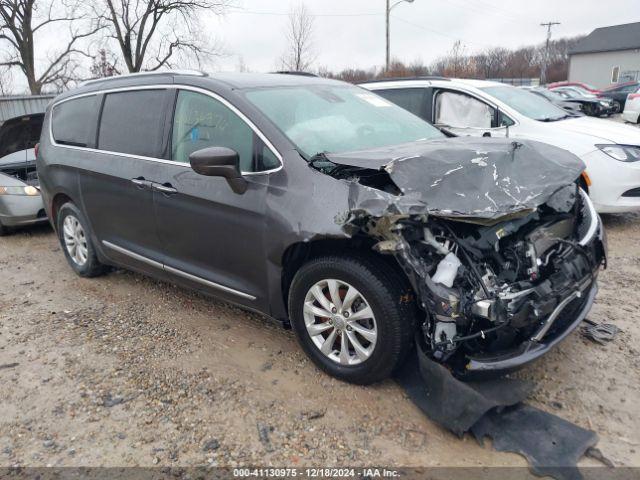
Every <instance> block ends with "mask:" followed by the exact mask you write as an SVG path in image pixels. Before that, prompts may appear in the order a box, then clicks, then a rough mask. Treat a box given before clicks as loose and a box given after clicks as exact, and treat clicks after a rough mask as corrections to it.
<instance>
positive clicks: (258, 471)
mask: <svg viewBox="0 0 640 480" xmlns="http://www.w3.org/2000/svg"><path fill="white" fill-rule="evenodd" d="M539 476H546V477H548V478H557V479H563V480H564V479H580V478H583V479H585V480H591V479H593V480H596V479H597V480H609V479H611V480H637V479H638V478H640V467H633V468H632V467H617V468H609V467H585V468H580V469H576V468H573V467H558V466H548V467H544V468H540V469H537V470H536V471H535V472H534V471H532V470H530V469H528V468H526V467H424V468H396V467H237V468H222V467H185V468H180V467H153V468H142V467H126V468H116V467H91V468H87V467H47V468H44V467H43V468H35V467H11V468H2V467H0V479H2V480H5V479H16V480H23V479H25V480H26V479H29V480H31V479H38V480H75V479H82V480H84V479H91V480H111V479H127V480H129V479H130V480H209V479H211V480H217V479H221V480H222V479H240V478H245V479H253V478H264V479H280V478H281V479H287V478H301V479H322V478H341V479H351V478H358V479H378V478H380V479H382V478H393V479H399V478H402V479H414V478H415V479H428V480H512V479H530V478H538V477H539Z"/></svg>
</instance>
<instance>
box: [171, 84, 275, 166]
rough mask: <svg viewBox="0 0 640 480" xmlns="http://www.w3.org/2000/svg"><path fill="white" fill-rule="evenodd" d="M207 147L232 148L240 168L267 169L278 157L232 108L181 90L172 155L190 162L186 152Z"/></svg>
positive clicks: (174, 157) (176, 159) (174, 158)
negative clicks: (236, 155) (238, 160)
mask: <svg viewBox="0 0 640 480" xmlns="http://www.w3.org/2000/svg"><path fill="white" fill-rule="evenodd" d="M208 147H226V148H230V149H232V150H235V151H236V152H237V153H238V156H239V158H240V170H241V171H243V172H255V171H263V170H270V169H272V168H276V167H277V166H278V165H279V160H278V159H277V158H276V156H275V155H274V154H273V153H272V152H271V150H270V149H268V148H267V147H266V146H265V145H264V144H263V142H262V141H261V140H260V139H259V137H258V136H257V135H255V133H254V131H253V130H252V129H251V127H249V125H247V123H246V122H245V121H244V120H242V119H241V118H240V117H239V116H238V115H237V114H236V113H235V112H233V111H232V110H231V109H230V108H229V107H227V106H226V105H224V104H223V103H222V102H220V101H218V100H216V99H215V98H213V97H210V96H209V95H204V94H201V93H197V92H190V91H187V90H181V91H180V92H179V93H178V100H177V104H176V109H175V116H174V120H173V131H172V135H171V158H172V159H173V160H174V161H176V162H182V163H189V155H191V154H192V153H193V152H195V151H197V150H201V149H203V148H208Z"/></svg>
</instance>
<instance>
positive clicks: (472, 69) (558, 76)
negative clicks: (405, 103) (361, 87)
mask: <svg viewBox="0 0 640 480" xmlns="http://www.w3.org/2000/svg"><path fill="white" fill-rule="evenodd" d="M581 38H583V37H572V38H560V39H557V40H552V41H551V43H550V45H549V64H548V66H547V81H548V82H549V83H551V82H556V81H560V80H566V79H567V76H568V73H569V54H568V51H569V49H570V48H571V47H572V46H573V45H575V44H576V43H577V42H578V41H579V40H580V39H581ZM545 48H546V46H545V44H540V45H531V46H526V47H520V48H517V49H515V50H509V49H507V48H502V47H495V48H487V49H484V50H481V51H479V52H476V53H467V52H466V48H465V47H464V45H463V44H462V42H460V41H456V42H455V43H454V44H453V46H452V48H451V50H450V51H449V52H448V53H447V54H446V55H443V56H441V57H439V58H438V59H436V60H435V61H433V62H432V63H431V64H428V65H427V64H425V63H423V62H421V61H415V62H411V63H406V62H403V61H402V60H399V59H394V60H393V61H392V62H391V64H390V66H389V69H388V70H384V69H381V68H369V69H359V68H348V69H345V70H342V71H339V72H331V71H329V70H328V69H326V68H322V67H321V68H319V69H318V73H319V74H320V75H321V76H325V77H329V78H335V79H339V80H344V81H347V82H352V83H359V82H364V81H368V80H375V79H383V78H396V77H419V76H428V75H437V76H444V77H456V78H477V79H526V78H539V77H540V70H541V66H542V64H543V61H544V58H545V56H544V55H545Z"/></svg>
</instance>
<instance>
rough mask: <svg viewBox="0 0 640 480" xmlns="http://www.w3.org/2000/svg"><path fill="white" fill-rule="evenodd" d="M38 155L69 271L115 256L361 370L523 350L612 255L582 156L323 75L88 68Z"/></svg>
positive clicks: (545, 346)
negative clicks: (254, 315) (411, 107)
mask: <svg viewBox="0 0 640 480" xmlns="http://www.w3.org/2000/svg"><path fill="white" fill-rule="evenodd" d="M37 164H38V173H39V177H40V181H41V188H42V194H43V197H44V200H45V205H46V209H47V213H48V215H49V218H50V219H51V222H52V224H53V225H54V227H55V229H56V231H57V233H58V235H59V238H60V242H61V245H62V247H63V251H64V253H65V255H66V257H67V260H68V262H69V264H70V265H71V267H72V268H73V269H74V270H75V271H76V273H78V274H79V275H81V276H86V277H91V276H96V275H98V274H101V273H103V272H104V271H105V266H107V265H113V266H119V267H124V268H127V269H131V270H136V271H139V272H142V273H144V274H148V275H152V276H154V277H156V278H160V279H164V280H168V281H171V282H174V283H177V284H180V285H183V286H185V287H188V288H192V289H197V290H199V291H201V292H204V293H206V294H210V295H215V296H216V297H219V298H222V299H224V300H227V301H231V302H234V303H236V304H239V305H241V306H243V307H245V308H248V309H252V310H255V311H258V312H261V313H264V314H266V315H269V316H271V317H273V318H275V319H278V320H280V321H282V322H283V323H284V324H289V323H290V324H291V326H292V327H293V329H294V330H295V333H296V335H297V338H298V339H299V341H300V344H301V346H302V348H303V349H304V350H305V352H306V353H307V354H308V355H309V356H310V358H311V359H312V360H313V361H314V362H315V363H316V365H318V366H319V367H320V368H322V369H323V370H325V371H326V372H328V373H329V374H331V375H334V376H335V377H338V378H340V379H343V380H346V381H350V382H355V383H361V384H367V383H371V382H375V381H378V380H381V379H384V378H385V377H387V376H389V375H390V374H391V373H392V372H393V371H394V369H395V368H396V367H397V366H399V364H400V363H401V362H402V360H403V358H404V357H405V355H406V354H407V353H408V352H409V351H410V350H411V349H412V348H413V345H414V344H415V343H416V342H417V344H418V346H419V348H422V349H423V350H424V351H425V352H427V353H428V354H429V355H430V357H431V358H433V359H435V360H436V361H438V362H441V363H443V364H446V365H447V366H448V367H449V368H450V369H451V370H452V371H453V372H454V373H455V374H456V375H460V376H465V375H469V374H474V373H478V372H501V371H506V370H512V369H515V368H518V367H520V366H522V365H524V364H526V363H527V362H530V361H532V360H534V359H536V358H538V357H540V356H541V355H543V354H544V353H545V352H546V351H548V350H549V349H550V348H551V347H553V346H554V345H555V344H557V343H558V342H560V341H561V340H562V339H563V338H565V337H566V336H567V335H568V334H569V333H570V332H571V331H572V330H573V329H574V328H575V327H576V326H577V325H578V324H579V323H580V322H581V321H582V320H583V318H584V317H585V315H586V314H587V312H588V311H589V309H590V308H591V305H592V304H593V301H594V297H595V294H596V290H597V286H596V277H597V275H598V270H599V267H600V266H601V265H603V264H604V262H605V241H604V234H603V229H602V225H601V222H600V219H599V217H598V215H597V214H596V212H595V211H594V209H593V206H592V205H591V202H590V200H589V197H588V196H587V195H586V194H585V193H584V192H583V191H581V190H580V189H579V188H578V186H577V180H578V178H579V177H580V174H581V172H582V171H583V169H584V165H583V164H582V162H581V161H580V160H579V159H578V158H577V157H575V156H574V155H572V154H570V153H569V152H567V151H564V150H560V149H558V148H554V147H551V146H548V145H544V144H541V143H537V142H532V141H512V140H505V139H502V140H499V139H471V138H446V137H445V136H444V135H443V134H442V133H441V132H440V131H439V130H437V129H436V128H434V127H433V126H431V125H429V124H428V123H426V122H424V121H422V120H421V119H419V118H418V117H416V116H414V115H412V114H411V113H409V112H407V111H405V110H403V109H401V108H400V107H397V106H395V105H392V104H391V103H389V102H387V101H386V100H384V99H382V98H380V97H378V96H376V95H375V94H373V93H371V92H368V91H366V90H363V89H361V88H358V87H354V86H352V85H348V84H345V83H342V82H337V81H332V80H326V79H320V78H314V77H308V76H296V75H283V74H216V75H215V76H207V75H205V74H200V73H184V72H182V73H180V72H165V73H155V74H142V75H134V76H127V77H116V78H111V79H101V80H96V81H91V82H88V83H86V84H84V85H83V86H81V87H80V88H78V89H76V90H73V91H71V92H67V93H65V94H63V95H61V96H59V97H58V98H57V99H56V100H55V101H54V102H53V103H52V105H51V106H50V107H49V108H48V110H47V113H46V119H45V125H44V129H43V135H42V138H41V144H40V150H39V156H38V160H37Z"/></svg>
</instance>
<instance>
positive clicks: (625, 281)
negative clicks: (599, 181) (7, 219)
mask: <svg viewBox="0 0 640 480" xmlns="http://www.w3.org/2000/svg"><path fill="white" fill-rule="evenodd" d="M605 223H606V226H607V228H608V233H609V246H610V259H609V260H610V265H609V269H608V270H606V271H604V272H603V274H602V276H601V290H600V293H599V296H598V300H597V305H596V306H595V307H594V309H593V310H592V313H591V315H590V318H591V319H593V320H596V321H606V322H610V323H614V324H616V325H617V326H618V327H620V328H621V329H622V333H621V334H619V335H618V337H617V338H616V339H615V341H614V342H612V343H610V344H608V345H605V346H601V345H598V344H594V343H592V342H590V341H588V340H585V339H583V338H582V337H581V336H580V335H579V334H578V333H574V334H573V335H571V336H570V337H569V338H568V339H567V340H566V341H565V342H564V343H563V344H562V346H561V347H560V348H558V349H556V350H554V351H552V352H551V353H550V354H549V355H548V356H547V357H546V358H544V359H543V360H542V361H540V362H539V363H537V364H536V365H534V366H532V367H530V368H528V369H527V370H525V371H524V372H523V373H522V375H523V376H525V377H529V378H531V379H533V380H535V381H536V382H537V388H536V391H535V394H534V396H533V399H532V403H533V404H535V405H536V406H538V407H540V408H543V409H545V410H548V411H551V412H553V413H555V414H558V415H560V416H562V417H564V418H567V419H569V420H571V421H573V422H575V423H577V424H579V425H581V426H583V427H586V428H591V429H593V430H595V431H596V432H598V434H599V435H600V443H599V445H598V446H599V448H600V449H601V450H602V452H603V454H604V455H605V456H606V457H607V458H609V459H610V460H611V461H612V462H613V463H614V464H616V465H627V466H631V465H632V466H640V453H639V450H640V433H639V431H640V404H639V403H638V398H640V395H639V394H640V381H639V380H640V357H639V354H638V353H639V350H640V347H639V346H638V341H639V340H640V323H639V322H638V310H639V309H640V290H639V289H638V275H639V274H640V243H638V241H637V239H638V238H639V236H640V216H639V215H619V216H607V217H605ZM0 273H1V275H2V281H1V282H0V385H2V386H3V387H4V388H2V389H0V466H16V465H20V466H47V465H54V466H154V465H168V466H194V465H221V466H236V465H256V464H257V465H265V464H269V465H278V466H327V465H329V466H345V465H350V466H370V465H403V466H478V465H482V466H496V465H500V466H524V465H526V463H525V461H524V459H523V458H521V457H520V456H518V455H513V454H506V453H498V452H495V451H493V450H492V449H491V448H490V446H489V445H488V444H486V445H485V446H484V447H481V446H479V445H478V444H477V443H476V442H475V440H473V439H472V438H471V437H469V436H466V437H464V438H462V439H458V438H457V437H455V436H453V435H452V434H450V433H448V432H447V431H445V430H443V429H442V428H440V427H438V426H437V425H435V424H433V423H431V422H430V421H429V420H428V419H426V418H425V417H424V415H423V414H422V413H420V412H419V411H418V410H417V409H416V408H415V407H414V406H413V404H412V403H411V402H410V401H409V400H408V399H407V397H406V396H405V395H404V393H403V391H402V390H401V389H400V388H399V387H398V386H397V385H396V384H395V383H393V382H392V381H387V382H384V383H382V384H379V385H375V386H372V387H356V386H351V385H347V384H344V383H341V382H339V381H336V380H334V379H332V378H330V377H328V376H326V375H324V374H323V373H321V372H319V371H318V370H317V369H316V368H314V366H313V365H312V364H311V363H310V362H309V361H308V360H307V359H306V358H305V356H304V355H303V354H302V353H301V351H300V350H299V348H298V346H297V344H296V342H295V339H294V337H293V335H292V333H291V332H289V331H284V330H282V329H281V328H280V327H279V326H277V325H275V324H273V323H271V322H270V321H268V320H266V319H264V318H262V317H260V316H258V315H255V314H252V313H247V312H245V311H242V310H240V309H237V308H235V307H232V306H229V305H227V304H223V303H221V302H217V301H215V300H211V299H207V298H204V297H201V296H199V295H197V294H194V293H192V292H188V291H185V290H182V289H179V288H177V287H174V286H172V285H169V284H165V283H160V282H156V281H154V280H150V279H148V278H144V277H142V276H139V275H137V274H133V273H128V272H123V271H115V272H112V273H110V274H109V275H107V276H104V277H101V278H97V279H92V280H87V279H81V278H79V277H76V276H75V275H74V274H73V272H72V271H71V269H70V268H69V267H68V266H67V264H66V262H65V259H64V257H63V254H62V252H61V251H60V247H59V245H58V243H57V240H56V237H55V236H54V234H53V233H52V232H51V230H50V229H49V228H47V227H41V228H35V229H29V230H23V231H20V232H17V233H16V234H14V235H12V236H9V237H3V238H0ZM581 465H599V464H598V463H597V462H596V461H595V460H591V459H584V460H582V462H581Z"/></svg>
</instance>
